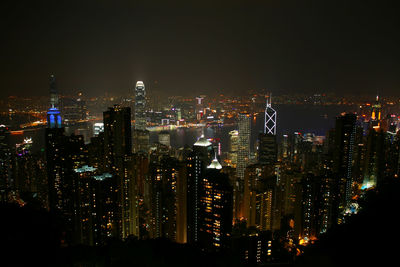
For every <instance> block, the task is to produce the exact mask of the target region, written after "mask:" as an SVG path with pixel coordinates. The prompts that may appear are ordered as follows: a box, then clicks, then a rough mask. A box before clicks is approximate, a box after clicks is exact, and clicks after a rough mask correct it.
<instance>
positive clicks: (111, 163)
mask: <svg viewBox="0 0 400 267" xmlns="http://www.w3.org/2000/svg"><path fill="white" fill-rule="evenodd" d="M103 120H104V153H105V170H103V171H105V172H108V173H110V174H112V175H115V176H116V177H117V178H116V187H115V188H116V190H118V197H119V207H120V208H119V209H118V210H117V211H115V214H116V217H119V218H120V219H119V223H118V224H117V225H115V233H114V235H115V236H119V237H122V238H126V237H127V236H129V235H135V236H138V218H137V216H138V210H137V208H138V204H137V200H138V199H137V185H136V183H135V180H134V176H133V166H134V164H133V162H132V156H131V154H132V135H131V109H130V108H129V107H120V106H118V105H115V106H114V107H112V108H109V109H108V111H105V112H104V113H103Z"/></svg>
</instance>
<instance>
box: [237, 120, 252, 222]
mask: <svg viewBox="0 0 400 267" xmlns="http://www.w3.org/2000/svg"><path fill="white" fill-rule="evenodd" d="M250 131H251V124H250V114H248V113H239V114H238V152H237V164H236V179H237V180H236V183H235V184H234V185H233V187H234V197H233V206H234V215H233V216H234V218H235V219H240V218H241V217H243V212H242V211H243V192H244V173H245V170H246V167H247V166H248V165H249V163H250Z"/></svg>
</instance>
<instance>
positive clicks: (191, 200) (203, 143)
mask: <svg viewBox="0 0 400 267" xmlns="http://www.w3.org/2000/svg"><path fill="white" fill-rule="evenodd" d="M211 155H212V143H211V142H210V141H208V140H207V139H206V138H205V137H204V136H202V137H201V138H199V140H197V142H196V143H195V144H194V145H193V151H192V153H190V154H189V157H188V160H187V165H186V166H187V199H188V200H187V216H188V218H187V227H188V230H187V241H188V243H197V242H198V241H199V226H200V225H199V224H200V222H199V218H200V217H199V211H200V194H201V181H202V179H203V176H204V172H205V170H206V167H207V166H208V165H209V163H210V158H211V157H210V156H211Z"/></svg>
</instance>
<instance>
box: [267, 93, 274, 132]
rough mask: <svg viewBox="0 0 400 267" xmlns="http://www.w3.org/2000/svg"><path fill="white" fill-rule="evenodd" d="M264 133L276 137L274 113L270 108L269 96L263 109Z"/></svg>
mask: <svg viewBox="0 0 400 267" xmlns="http://www.w3.org/2000/svg"><path fill="white" fill-rule="evenodd" d="M264 133H265V134H273V135H276V111H275V109H273V108H272V99H271V95H270V96H269V98H267V103H266V107H265V120H264Z"/></svg>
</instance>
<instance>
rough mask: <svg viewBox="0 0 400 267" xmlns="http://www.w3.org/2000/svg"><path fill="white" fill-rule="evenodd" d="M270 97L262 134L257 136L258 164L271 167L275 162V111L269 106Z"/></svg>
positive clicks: (268, 102) (269, 102)
mask: <svg viewBox="0 0 400 267" xmlns="http://www.w3.org/2000/svg"><path fill="white" fill-rule="evenodd" d="M271 103H272V101H271V95H269V97H268V98H267V104H266V107H265V120H264V133H261V134H260V135H259V136H258V141H259V145H258V162H259V163H260V164H266V165H273V164H275V162H276V160H277V154H278V152H277V150H278V149H277V144H276V111H275V109H273V108H272V105H271Z"/></svg>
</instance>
